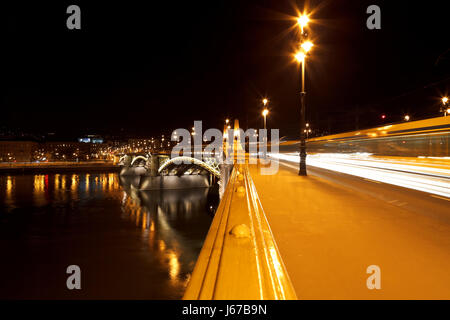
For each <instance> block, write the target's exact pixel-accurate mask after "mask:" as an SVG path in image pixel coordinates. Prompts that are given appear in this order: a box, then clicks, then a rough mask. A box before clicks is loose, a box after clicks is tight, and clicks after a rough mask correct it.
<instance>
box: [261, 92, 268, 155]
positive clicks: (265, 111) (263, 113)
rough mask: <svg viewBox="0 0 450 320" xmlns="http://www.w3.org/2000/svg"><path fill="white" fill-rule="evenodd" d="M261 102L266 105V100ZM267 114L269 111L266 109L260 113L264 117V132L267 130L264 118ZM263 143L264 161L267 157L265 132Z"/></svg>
mask: <svg viewBox="0 0 450 320" xmlns="http://www.w3.org/2000/svg"><path fill="white" fill-rule="evenodd" d="M263 101H265V102H263V103H264V105H266V104H267V99H264V100H263ZM268 113H269V110H267V109H264V110H263V112H262V115H263V117H264V130H266V129H267V127H266V117H267V114H268ZM264 143H265V144H266V146H265V148H264V159H265V158H266V156H267V131H266V135H265V137H264Z"/></svg>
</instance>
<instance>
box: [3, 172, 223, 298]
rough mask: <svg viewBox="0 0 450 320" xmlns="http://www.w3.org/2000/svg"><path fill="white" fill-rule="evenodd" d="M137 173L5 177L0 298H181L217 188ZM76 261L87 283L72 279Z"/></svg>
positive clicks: (206, 227) (216, 197) (211, 211)
mask: <svg viewBox="0 0 450 320" xmlns="http://www.w3.org/2000/svg"><path fill="white" fill-rule="evenodd" d="M134 179H136V178H131V177H121V176H119V175H118V174H117V173H73V174H72V173H64V174H39V175H33V174H29V175H2V176H0V254H1V259H0V261H1V263H0V275H1V280H0V298H1V299H180V298H181V297H182V295H183V293H184V291H185V289H186V286H187V283H188V281H189V278H190V275H191V273H192V270H193V268H194V265H195V262H196V260H197V257H198V254H199V253H200V249H201V247H202V244H203V241H204V239H205V237H206V234H207V232H208V229H209V226H210V224H211V221H212V217H213V215H214V211H215V209H216V208H217V205H218V202H219V195H218V192H216V190H217V189H216V188H210V189H206V188H199V189H186V190H163V191H139V190H137V189H136V188H135V187H134V185H136V181H134ZM70 265H77V266H79V267H80V270H81V289H80V290H77V289H74V290H69V289H68V288H67V286H66V281H67V278H68V277H69V276H70V274H67V272H66V271H67V267H68V266H70Z"/></svg>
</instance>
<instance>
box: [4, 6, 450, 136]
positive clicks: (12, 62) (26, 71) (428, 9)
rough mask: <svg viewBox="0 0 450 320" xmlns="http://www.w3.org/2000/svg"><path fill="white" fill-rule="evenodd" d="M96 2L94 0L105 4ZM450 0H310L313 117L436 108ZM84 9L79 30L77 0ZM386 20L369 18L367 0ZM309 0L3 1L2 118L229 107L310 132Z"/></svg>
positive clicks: (152, 115)
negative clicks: (305, 30)
mask: <svg viewBox="0 0 450 320" xmlns="http://www.w3.org/2000/svg"><path fill="white" fill-rule="evenodd" d="M94 2H95V3H94ZM445 3H446V1H429V2H423V3H421V4H420V5H419V3H417V2H413V1H406V0H395V1H392V0H391V1H375V0H374V1H365V0H352V1H349V0H339V1H331V0H328V1H309V2H307V6H308V8H311V9H310V10H309V11H312V12H313V13H312V15H311V16H310V18H311V19H312V20H313V21H312V23H311V25H310V36H311V37H312V39H313V40H314V43H315V44H316V46H315V47H314V48H313V50H312V52H311V57H310V58H309V60H308V64H307V118H308V121H309V122H310V123H311V125H312V127H313V129H316V130H317V132H325V131H328V132H340V131H344V130H352V129H355V128H356V127H359V128H363V127H368V126H373V125H378V124H380V123H382V122H381V119H380V116H381V114H382V113H385V114H386V115H387V119H386V122H398V121H400V119H401V118H402V117H403V116H404V115H405V114H406V113H407V114H409V115H410V116H411V117H412V119H420V118H425V117H431V116H438V115H439V113H438V111H439V103H440V97H441V96H442V95H444V94H446V93H447V89H448V86H449V84H450V81H449V79H450V63H449V61H450V60H449V59H450V52H449V51H448V50H449V47H450V45H449V37H448V34H449V31H450V30H449V29H450V28H449V26H450V23H449V18H448V11H447V10H445ZM71 4H77V5H79V6H80V8H81V25H82V28H81V30H68V29H67V28H66V19H67V17H68V14H66V8H67V6H68V5H71ZM371 4H377V5H379V6H380V8H381V30H369V29H367V27H366V19H367V17H368V16H369V15H368V14H366V8H367V6H368V5H371ZM303 5H304V2H303V1H284V0H271V1H269V0H266V1H263V0H259V1H257V0H228V1H223V0H209V1H175V0H173V1H160V2H157V1H120V2H111V1H71V2H68V1H53V2H51V1H50V2H49V1H10V3H9V4H5V5H3V4H2V7H3V8H2V9H3V10H2V11H3V15H2V20H3V21H2V24H6V25H5V27H3V28H2V29H3V30H5V31H6V34H5V36H4V37H2V38H3V41H2V52H3V53H4V54H6V56H5V55H4V56H3V58H2V62H3V63H2V68H1V74H2V78H3V81H2V83H3V84H2V87H3V88H2V90H1V118H0V126H2V127H3V128H5V127H6V128H15V129H17V130H21V131H23V132H28V133H48V132H56V133H57V134H58V135H61V136H68V137H69V136H70V137H76V136H78V135H81V134H89V133H91V134H92V133H98V134H103V135H117V136H120V135H136V136H151V135H155V134H159V133H162V132H164V133H169V132H171V131H172V130H173V129H176V128H179V127H183V128H190V127H192V125H193V121H194V120H203V121H204V127H218V128H222V125H223V121H224V119H225V118H226V117H230V118H239V119H240V122H241V126H243V127H254V128H260V127H261V126H262V117H261V115H260V113H261V109H262V106H261V102H260V100H261V99H262V98H263V97H265V96H267V97H268V98H269V99H270V114H269V116H268V126H269V127H271V128H280V129H281V135H291V136H293V135H295V133H296V132H298V131H299V119H300V113H299V107H300V104H299V94H298V92H299V90H300V84H299V71H298V70H299V69H298V66H297V64H296V63H295V62H294V61H293V56H292V54H293V52H294V45H295V39H296V37H295V28H293V26H294V25H295V16H296V15H297V11H296V10H298V9H300V10H302V8H303Z"/></svg>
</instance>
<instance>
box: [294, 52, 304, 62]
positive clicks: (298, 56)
mask: <svg viewBox="0 0 450 320" xmlns="http://www.w3.org/2000/svg"><path fill="white" fill-rule="evenodd" d="M294 57H295V59H296V60H297V61H298V62H303V61H305V58H306V55H305V53H304V52H302V51H299V52H297V53H296V54H295V56H294Z"/></svg>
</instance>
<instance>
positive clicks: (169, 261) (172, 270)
mask: <svg viewBox="0 0 450 320" xmlns="http://www.w3.org/2000/svg"><path fill="white" fill-rule="evenodd" d="M120 180H121V184H122V186H123V189H124V195H123V198H122V205H123V208H124V211H123V212H124V213H125V216H124V218H128V219H129V220H131V221H133V222H134V223H135V224H136V226H138V227H140V228H141V229H142V231H143V232H142V238H143V239H144V241H146V242H147V243H148V249H149V251H150V253H151V255H152V256H153V257H155V258H156V259H158V260H159V263H161V264H163V265H166V268H167V269H168V270H169V277H170V281H171V285H172V286H173V287H174V288H177V290H180V289H181V288H185V287H186V285H187V281H188V280H189V276H190V273H191V272H192V268H193V266H194V264H195V261H196V259H197V256H198V254H199V250H200V248H201V246H202V243H203V240H204V239H203V237H196V238H194V237H192V235H193V233H194V234H195V232H192V230H196V229H197V228H200V229H203V230H207V229H208V225H209V224H210V221H211V219H210V217H209V218H207V217H206V215H205V213H207V210H206V208H209V207H211V208H215V207H216V206H217V203H218V192H217V190H216V189H206V188H198V189H186V190H152V191H139V190H138V189H137V188H136V185H138V182H137V180H136V178H135V177H124V176H122V177H120ZM208 195H209V196H208Z"/></svg>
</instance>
